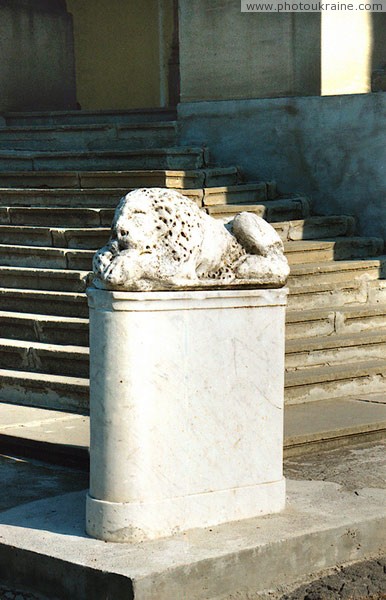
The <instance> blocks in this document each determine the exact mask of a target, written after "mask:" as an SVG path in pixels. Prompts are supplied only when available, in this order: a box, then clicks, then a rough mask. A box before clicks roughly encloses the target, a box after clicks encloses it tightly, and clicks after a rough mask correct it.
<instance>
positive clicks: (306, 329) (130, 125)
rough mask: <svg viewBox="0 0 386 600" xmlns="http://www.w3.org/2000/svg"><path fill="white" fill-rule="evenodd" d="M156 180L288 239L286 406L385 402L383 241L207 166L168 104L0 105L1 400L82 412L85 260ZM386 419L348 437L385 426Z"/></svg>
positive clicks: (269, 186) (271, 188) (346, 219)
mask: <svg viewBox="0 0 386 600" xmlns="http://www.w3.org/2000/svg"><path fill="white" fill-rule="evenodd" d="M152 186H159V187H168V188H172V189H178V190H180V191H181V192H182V193H184V194H185V195H186V196H188V197H190V198H192V199H193V200H194V201H195V202H196V203H197V204H198V205H199V206H202V207H203V210H206V211H207V212H208V213H209V214H211V215H212V216H214V217H216V218H229V217H231V216H232V215H233V214H236V213H237V212H239V211H240V210H249V211H252V212H254V213H256V214H258V215H260V216H262V217H264V218H265V219H267V220H268V221H270V222H271V223H272V225H273V226H274V227H275V229H276V230H277V232H278V233H279V235H280V236H281V238H282V239H283V241H284V245H285V251H286V254H287V257H288V260H289V262H290V264H291V275H290V279H289V288H290V295H289V303H288V312H287V332H286V346H287V348H286V367H287V372H286V383H285V395H286V403H287V405H288V407H289V410H291V409H292V408H291V407H294V408H293V410H294V411H295V410H296V406H299V405H304V404H306V403H310V402H313V403H315V402H317V403H319V404H318V406H320V410H321V411H323V410H324V406H325V405H324V404H323V402H324V403H325V402H327V403H331V402H334V403H335V402H342V401H344V400H351V399H352V398H359V399H360V398H364V397H365V400H368V399H369V394H373V395H374V398H375V401H376V402H378V401H379V394H385V391H386V360H385V358H386V280H385V273H386V256H383V255H382V252H383V246H384V244H383V240H380V239H378V238H365V237H358V236H355V223H354V220H353V218H352V217H350V216H344V215H343V216H342V215H340V216H324V217H323V216H314V215H312V213H311V208H310V204H309V201H308V200H307V199H306V198H304V197H303V196H301V195H290V196H286V197H283V196H282V195H279V194H278V193H277V190H276V186H275V184H274V183H272V182H257V183H249V182H248V183H246V182H243V181H242V178H241V175H240V173H239V171H238V169H237V168H234V167H230V168H216V167H213V166H211V165H210V158H209V155H208V152H207V150H206V149H203V148H185V147H181V146H179V145H178V128H177V124H176V122H175V115H174V113H173V112H172V111H166V110H160V111H129V112H124V111H110V112H104V113H94V112H87V111H79V112H74V113H48V114H47V113H42V114H39V113H35V114H33V113H32V114H28V113H26V114H21V113H19V114H9V115H6V116H5V125H4V126H3V127H1V128H0V286H1V287H0V337H1V339H0V401H1V402H4V403H14V404H20V405H29V406H37V407H43V408H48V409H55V410H61V411H67V412H73V413H80V414H86V413H87V410H88V321H87V317H88V308H87V301H86V296H85V289H86V287H87V282H88V280H89V270H90V265H91V259H92V256H93V254H94V251H95V250H96V249H98V248H99V247H101V246H102V245H103V244H104V243H105V242H106V241H107V239H108V237H109V230H110V224H111V220H112V216H113V212H114V208H115V206H116V204H117V203H118V200H119V199H120V197H121V196H123V195H124V194H126V193H127V192H128V191H129V190H131V189H133V188H137V187H152ZM370 400H371V397H370ZM370 404H371V403H369V405H370ZM315 406H316V404H315ZM301 409H302V410H303V409H304V406H302V408H301ZM332 410H333V409H332ZM385 420H386V419H385ZM385 420H384V421H382V422H380V421H379V419H378V420H374V423H373V424H372V425H371V426H368V424H367V425H366V428H365V429H363V427H362V429H361V428H360V427H359V429H358V426H356V427H353V428H351V430H350V431H351V433H350V435H351V434H353V435H354V434H358V432H359V433H361V432H362V433H364V432H366V434H368V435H369V434H371V433H372V432H373V433H374V435H379V433H380V432H381V431H384V429H385ZM348 421H349V415H348ZM347 428H348V429H347ZM349 429H350V427H349V423H348V425H347V426H346V431H348V430H349Z"/></svg>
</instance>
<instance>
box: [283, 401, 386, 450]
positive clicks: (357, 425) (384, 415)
mask: <svg viewBox="0 0 386 600" xmlns="http://www.w3.org/2000/svg"><path fill="white" fill-rule="evenodd" d="M385 430H386V406H385V404H383V403H380V402H379V401H378V398H377V395H374V394H363V395H362V397H361V398H357V397H353V398H340V399H339V400H336V399H332V400H320V401H319V402H312V403H307V404H293V405H287V406H286V407H285V411H284V456H285V457H289V456H297V455H299V454H304V453H306V452H315V451H318V450H325V449H333V448H342V447H343V446H347V445H350V444H357V443H358V442H359V443H363V442H369V441H374V440H379V439H384V436H385Z"/></svg>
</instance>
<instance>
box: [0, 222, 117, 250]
mask: <svg viewBox="0 0 386 600" xmlns="http://www.w3.org/2000/svg"><path fill="white" fill-rule="evenodd" d="M51 220H52V217H51ZM110 234H111V228H110V227H95V228H92V227H84V228H71V227H67V228H61V227H33V226H32V227H28V226H23V225H0V240H1V241H2V243H3V244H15V245H16V244H18V245H19V246H46V247H49V246H52V247H55V248H73V249H86V250H87V249H91V250H92V249H95V250H96V249H98V248H101V247H102V246H104V245H105V244H106V242H107V240H108V239H109V237H110Z"/></svg>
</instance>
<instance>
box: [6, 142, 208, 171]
mask: <svg viewBox="0 0 386 600" xmlns="http://www.w3.org/2000/svg"><path fill="white" fill-rule="evenodd" d="M208 160H209V157H208V154H207V151H206V150H205V149H202V148H184V147H179V148H151V149H149V150H140V149H139V150H130V151H127V150H126V151H124V150H116V151H96V150H89V151H83V152H82V151H72V152H65V151H62V152H27V151H15V152H11V151H5V150H0V171H3V172H4V171H20V170H30V171H45V170H47V171H50V170H53V171H58V170H63V171H66V170H70V171H72V170H77V169H88V170H92V171H99V170H101V169H114V170H116V169H126V170H128V169H184V170H185V169H201V168H203V167H205V166H206V165H207V164H208Z"/></svg>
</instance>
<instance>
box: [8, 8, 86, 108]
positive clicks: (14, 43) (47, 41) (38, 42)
mask: <svg viewBox="0 0 386 600" xmlns="http://www.w3.org/2000/svg"><path fill="white" fill-rule="evenodd" d="M0 55H1V61H0V112H3V111H7V110H54V109H66V108H74V106H75V78H74V62H73V45H72V21H71V18H70V16H69V15H68V14H67V13H66V7H65V3H64V1H61V0H0Z"/></svg>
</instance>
